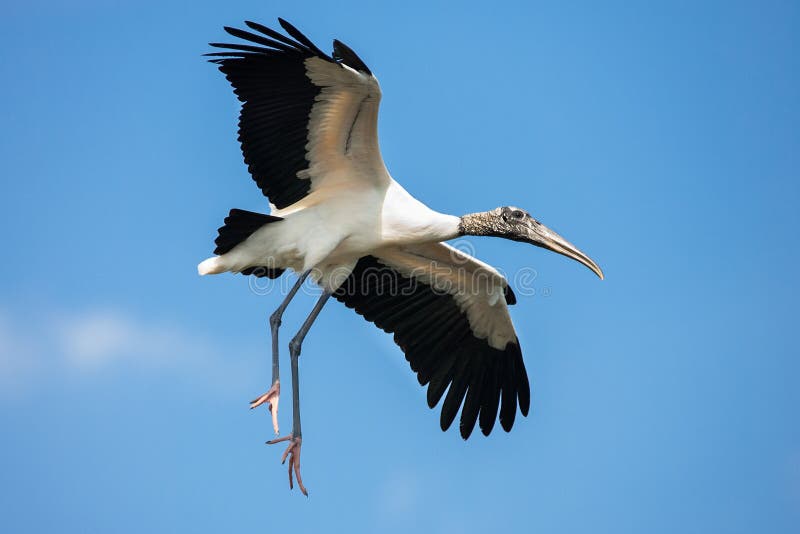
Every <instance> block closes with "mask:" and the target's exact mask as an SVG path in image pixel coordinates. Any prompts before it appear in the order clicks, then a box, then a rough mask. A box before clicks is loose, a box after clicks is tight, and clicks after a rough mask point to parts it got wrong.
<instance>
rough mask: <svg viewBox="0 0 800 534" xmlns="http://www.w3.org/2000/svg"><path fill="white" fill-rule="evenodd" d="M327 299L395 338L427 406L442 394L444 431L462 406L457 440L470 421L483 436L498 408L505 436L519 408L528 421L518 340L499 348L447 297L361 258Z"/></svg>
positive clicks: (466, 434)
mask: <svg viewBox="0 0 800 534" xmlns="http://www.w3.org/2000/svg"><path fill="white" fill-rule="evenodd" d="M334 296H335V297H336V298H337V299H338V300H339V301H341V302H343V303H344V304H345V305H346V306H347V307H348V308H353V309H354V310H355V311H356V312H357V313H359V314H360V315H362V316H363V317H364V318H365V319H367V320H368V321H371V322H373V323H375V325H376V326H378V327H379V328H381V329H382V330H384V331H386V332H389V333H393V334H394V340H395V343H397V344H398V345H399V346H400V348H401V349H402V350H403V352H405V355H406V360H408V362H409V363H410V364H411V369H412V370H414V372H416V373H417V378H418V379H419V381H420V384H422V385H425V384H428V391H427V400H428V405H429V406H430V407H431V408H433V407H435V406H436V405H437V404H438V403H439V401H440V400H441V398H442V396H443V395H444V396H445V400H444V402H443V403H442V412H441V417H440V424H441V427H442V429H443V430H445V429H447V428H448V427H449V426H450V425H451V424H452V422H453V420H454V419H455V417H456V415H457V414H458V410H459V408H462V405H463V408H462V409H461V419H460V424H459V428H460V431H461V436H462V437H463V438H464V439H467V438H468V437H469V436H470V434H471V433H472V430H473V428H474V427H475V423H476V422H477V423H478V424H479V426H480V429H481V432H483V434H484V435H489V433H490V432H491V431H492V428H493V427H494V423H495V420H496V419H497V417H498V408H499V409H500V424H501V426H502V427H503V429H504V430H506V431H509V430H511V427H512V425H513V423H514V416H515V414H516V411H517V406H518V405H519V408H520V411H521V412H522V414H523V415H527V412H528V405H529V402H530V389H529V387H530V386H529V383H528V377H527V375H526V371H525V365H524V364H523V362H522V353H521V351H520V348H519V341H517V340H515V341H514V342H511V343H508V345H506V347H505V349H504V350H498V349H495V348H493V347H491V346H490V345H489V344H488V343H487V341H486V340H485V339H478V338H477V337H475V336H474V335H473V334H472V330H471V329H470V325H469V321H468V319H467V317H466V316H465V315H464V314H463V313H462V312H461V309H460V308H459V307H458V304H457V303H456V301H455V299H454V298H453V297H452V296H451V295H449V294H446V293H441V292H436V291H434V290H433V289H432V288H431V287H430V286H429V285H427V284H424V283H422V282H420V281H418V280H417V279H415V278H409V277H406V276H403V275H402V274H400V273H399V272H397V271H395V270H394V269H392V268H391V267H389V266H387V265H384V264H383V263H381V262H380V261H379V260H378V259H377V258H375V257H373V256H365V257H363V258H361V259H360V260H359V261H358V263H357V264H356V267H355V268H354V269H353V272H352V274H351V275H350V277H349V278H348V279H347V280H346V281H345V283H344V284H342V286H341V287H340V288H339V289H338V290H337V291H336V292H335V293H334ZM507 298H508V297H507ZM445 391H447V394H446V395H445ZM518 400H519V403H518V402H517V401H518Z"/></svg>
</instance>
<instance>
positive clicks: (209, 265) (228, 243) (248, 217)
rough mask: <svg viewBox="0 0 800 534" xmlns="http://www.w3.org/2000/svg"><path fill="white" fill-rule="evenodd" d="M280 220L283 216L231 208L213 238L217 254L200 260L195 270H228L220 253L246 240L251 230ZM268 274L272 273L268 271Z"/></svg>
mask: <svg viewBox="0 0 800 534" xmlns="http://www.w3.org/2000/svg"><path fill="white" fill-rule="evenodd" d="M282 220H283V218H281V217H276V216H274V215H264V214H262V213H255V212H252V211H246V210H240V209H236V208H234V209H232V210H231V211H230V213H229V214H228V216H227V217H225V224H224V225H223V226H222V227H220V228H219V230H218V235H217V239H215V240H214V244H215V245H217V248H215V249H214V254H217V256H215V257H213V258H208V259H207V260H204V261H202V262H200V264H199V265H198V266H197V272H198V273H200V274H201V275H204V274H219V273H222V272H225V271H228V270H230V269H229V268H228V267H227V266H226V265H225V261H223V259H222V258H221V256H222V255H224V254H227V253H228V252H230V251H231V250H233V248H234V247H236V245H238V244H239V243H241V242H243V241H244V240H246V239H247V238H248V237H250V236H251V235H252V234H253V232H255V231H256V230H258V229H259V228H261V227H262V226H264V225H265V224H269V223H272V222H277V221H282ZM237 270H238V269H237ZM248 270H249V269H248ZM273 270H274V271H275V272H276V273H277V274H278V275H279V273H278V272H277V271H278V270H276V269H273ZM242 272H245V271H242ZM280 272H283V271H280ZM245 274H256V275H257V276H259V274H258V273H255V272H252V273H251V272H246V273H245ZM269 274H273V273H271V271H270V273H269ZM269 274H262V275H261V276H269ZM270 278H273V276H270Z"/></svg>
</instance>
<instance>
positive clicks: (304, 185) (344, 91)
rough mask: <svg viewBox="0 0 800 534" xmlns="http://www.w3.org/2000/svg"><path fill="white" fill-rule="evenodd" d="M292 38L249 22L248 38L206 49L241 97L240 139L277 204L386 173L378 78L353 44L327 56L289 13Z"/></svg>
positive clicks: (266, 191)
mask: <svg viewBox="0 0 800 534" xmlns="http://www.w3.org/2000/svg"><path fill="white" fill-rule="evenodd" d="M278 21H279V22H280V25H281V26H282V27H283V29H284V30H285V31H286V32H287V33H288V34H289V36H290V37H287V36H286V35H283V34H281V33H279V32H277V31H275V30H272V29H270V28H267V27H265V26H262V25H261V24H257V23H255V22H246V24H247V26H248V27H249V28H250V29H251V30H253V31H252V32H251V31H246V30H240V29H236V28H229V27H226V28H225V31H227V32H228V33H229V34H231V35H233V36H234V37H238V38H240V39H242V40H243V41H246V43H240V44H225V43H211V46H214V47H218V48H224V49H226V50H225V51H224V52H216V53H211V54H207V55H208V56H213V57H214V59H212V60H210V61H212V62H213V63H216V64H218V65H219V70H220V71H222V72H223V73H224V74H225V77H226V78H227V79H228V81H230V82H231V85H233V88H234V93H236V96H237V97H238V98H239V100H241V101H242V110H241V114H240V116H239V141H240V142H241V145H242V152H243V154H244V160H245V163H246V164H247V166H248V169H249V171H250V174H251V175H252V176H253V179H254V180H255V182H256V184H258V187H259V188H261V191H262V192H263V193H264V195H265V196H267V198H269V200H270V202H272V204H274V205H275V206H276V207H277V208H278V209H281V208H285V207H286V206H289V205H291V204H294V203H295V202H297V201H298V200H300V199H302V198H303V197H305V196H306V195H308V194H309V192H311V191H314V190H317V189H321V188H324V187H333V186H337V185H341V184H342V183H343V182H344V183H352V182H357V181H359V180H365V181H374V180H386V179H388V176H387V175H386V173H385V172H381V171H385V167H384V164H383V159H382V158H381V154H380V147H379V146H378V132H377V121H378V107H379V104H380V99H381V91H380V86H379V85H378V80H377V79H375V77H374V76H373V75H372V73H371V72H370V70H369V68H367V66H366V65H365V64H364V62H363V61H361V59H360V58H359V57H358V56H357V55H356V54H355V52H353V51H352V50H351V49H350V48H349V47H347V45H345V44H343V43H341V42H339V41H336V40H335V41H334V42H333V54H332V55H330V56H329V55H327V54H325V53H324V52H322V51H321V50H320V49H319V48H317V47H316V46H315V45H314V43H312V42H311V41H310V40H309V39H308V38H307V37H306V36H305V35H303V34H302V33H300V32H299V31H298V30H297V29H296V28H295V27H294V26H292V25H291V24H289V23H288V22H286V21H285V20H282V19H278Z"/></svg>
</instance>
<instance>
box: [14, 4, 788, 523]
mask: <svg viewBox="0 0 800 534" xmlns="http://www.w3.org/2000/svg"><path fill="white" fill-rule="evenodd" d="M631 4H632V3H631V2H606V3H604V4H603V5H602V6H600V4H598V3H596V2H570V3H565V2H520V3H518V4H510V3H505V2H491V3H481V4H476V5H467V4H464V3H459V4H457V7H456V4H453V6H445V5H436V4H430V3H428V2H420V3H415V2H392V3H387V4H386V5H385V6H384V5H382V3H381V4H379V3H376V2H364V3H360V4H359V3H351V2H345V1H337V2H310V1H309V2H300V3H298V4H296V5H298V6H299V7H289V5H288V4H286V5H280V4H278V3H269V2H263V1H261V2H255V1H248V2H236V3H235V5H230V4H225V3H224V2H191V3H190V2H186V3H185V4H176V3H174V2H149V1H141V0H140V1H136V2H122V1H120V2H100V1H80V0H78V1H73V2H43V1H37V0H33V1H31V2H15V3H9V4H7V5H5V6H4V7H3V16H2V19H0V30H1V31H2V35H3V45H2V46H0V116H1V117H2V128H0V177H1V178H2V182H1V185H0V223H2V228H3V252H2V256H1V257H2V261H0V428H2V429H3V430H2V440H0V473H2V475H0V530H2V531H3V532H65V533H66V532H132V533H133V532H136V533H139V532H177V531H184V532H279V531H284V532H285V531H286V529H287V528H289V527H291V526H294V527H296V528H297V531H299V532H326V531H327V532H332V531H335V529H345V528H346V529H347V531H350V532H373V531H376V530H377V529H379V528H380V529H382V531H385V532H408V528H421V529H424V531H425V532H494V531H498V530H497V529H501V528H502V529H503V531H505V532H547V533H551V532H553V533H555V532H613V533H615V534H619V533H641V532H650V533H674V532H689V533H691V532H697V533H707V532H730V533H749V532H771V533H789V532H798V530H799V529H800V423H798V421H800V419H799V418H798V415H797V408H798V406H800V390H798V388H797V381H798V379H799V378H800V355H799V354H798V350H797V341H796V338H795V333H796V331H797V326H798V323H797V321H798V309H797V308H798V305H797V298H798V283H797V281H796V280H797V275H796V271H797V264H798V261H799V260H800V254H799V253H798V238H797V232H798V228H800V210H798V201H800V195H799V194H798V193H800V176H799V175H798V174H799V173H798V168H800V165H799V164H800V161H799V159H798V157H799V156H798V155H799V154H800V131H798V130H799V129H800V126H799V125H800V80H799V79H798V77H799V76H800V59H799V58H800V56H798V53H797V51H798V50H800V42H798V41H800V24H799V23H800V9H798V6H797V3H794V2H788V1H787V2H777V1H774V2H772V1H768V2H736V1H720V2H688V1H687V2H673V3H671V5H670V6H665V5H656V4H655V3H652V2H641V3H639V5H638V6H635V5H631ZM277 16H283V17H285V18H287V19H289V20H291V21H293V22H294V23H295V24H296V25H297V26H298V27H300V28H301V29H302V30H303V31H304V32H305V33H307V34H308V35H309V36H310V37H312V38H313V39H314V40H315V41H316V42H317V43H318V44H320V45H322V47H323V48H325V49H328V48H329V46H330V41H331V40H332V39H333V38H339V39H342V40H343V41H344V42H346V43H348V44H349V45H350V46H352V47H353V48H354V49H355V50H357V51H358V53H359V54H360V55H361V56H362V57H363V59H364V60H365V61H366V63H367V64H368V65H369V66H370V67H371V68H372V70H373V71H374V72H375V73H376V74H377V76H378V77H379V79H380V80H381V83H382V87H383V92H384V100H383V107H382V115H381V121H380V131H381V139H382V146H383V151H384V157H385V159H386V161H387V164H388V166H389V168H390V170H391V172H392V173H393V175H394V176H395V178H397V179H398V180H400V181H401V182H402V183H403V184H405V185H406V187H407V188H408V189H409V190H410V191H412V192H413V193H414V194H415V195H417V196H418V197H419V198H421V199H422V200H424V201H425V202H427V203H429V204H430V205H431V206H432V207H434V208H436V209H439V210H440V211H445V212H451V213H456V214H460V213H465V212H470V211H477V210H481V209H490V208H493V207H495V206H498V205H506V204H515V205H519V206H521V207H523V208H525V209H527V210H529V211H531V213H533V214H534V215H535V216H536V217H537V218H539V219H540V220H542V221H543V222H544V223H545V224H548V225H549V226H551V227H553V228H554V229H556V230H557V231H559V232H560V233H562V234H563V235H564V236H566V237H567V238H568V239H570V240H571V241H573V242H574V243H576V244H577V245H578V246H580V247H581V248H583V249H584V250H585V251H587V252H588V253H590V254H591V255H592V256H593V257H594V258H595V259H596V260H597V261H598V263H600V265H601V266H602V267H603V268H604V270H605V272H606V275H607V279H606V280H605V281H604V282H600V281H598V280H597V279H596V278H595V277H594V276H593V275H591V273H590V272H589V271H587V270H586V269H584V268H582V267H580V266H579V265H577V264H575V263H573V262H568V261H567V260H565V259H564V258H561V257H557V256H556V255H554V254H550V253H546V252H545V251H542V250H541V249H537V248H534V247H530V246H525V245H523V244H519V243H513V242H507V241H500V240H490V239H484V240H475V241H474V242H473V244H474V246H475V247H476V250H477V253H478V255H479V256H480V257H481V258H482V259H484V260H486V261H489V262H491V263H493V264H494V265H496V266H498V267H499V268H501V269H503V270H504V271H505V272H506V273H509V274H510V275H512V276H513V273H515V272H517V271H518V270H520V269H522V268H524V267H532V268H534V269H536V271H537V273H538V276H537V277H536V279H535V281H534V286H535V288H536V289H537V292H536V295H534V296H526V297H521V298H520V302H519V304H518V305H517V306H516V307H514V308H513V310H512V311H513V318H514V321H515V324H516V326H517V330H518V332H519V337H520V339H521V342H522V345H523V351H524V354H525V361H526V365H527V368H528V372H529V375H530V378H531V381H532V385H533V409H532V412H531V415H530V416H529V417H528V418H527V419H522V420H519V422H518V424H517V425H516V426H515V428H514V430H513V431H512V432H511V433H510V434H505V433H503V432H500V431H497V432H495V433H494V434H493V435H492V436H491V437H490V438H484V437H482V436H480V435H477V433H476V435H475V436H473V438H471V439H470V440H469V441H468V442H466V443H465V442H463V441H462V440H461V438H460V437H459V436H458V434H457V432H455V431H450V432H448V433H442V432H441V431H440V430H439V429H438V413H437V412H436V411H431V410H429V409H428V408H427V407H426V404H425V392H424V390H423V389H422V388H420V387H419V386H418V385H417V383H416V380H415V378H414V376H413V374H412V373H411V371H410V370H409V369H408V368H407V364H406V363H405V361H404V359H403V356H402V354H401V352H400V350H399V349H397V348H396V347H395V346H394V345H393V343H392V341H391V339H390V337H389V336H388V335H386V334H384V333H382V332H381V331H379V330H378V329H376V328H374V327H373V326H371V325H369V324H368V323H366V322H365V321H363V319H361V318H360V317H358V316H356V315H355V314H354V313H353V312H351V311H350V310H347V309H346V308H344V307H343V306H341V305H339V304H338V303H331V304H330V305H329V308H327V309H326V310H325V313H324V314H323V316H322V318H321V319H320V320H319V323H318V325H317V326H316V328H315V329H314V330H312V333H311V334H310V336H309V338H308V340H307V342H306V345H305V346H304V352H303V357H302V363H301V366H302V367H301V369H302V390H303V417H304V419H303V422H304V437H305V440H304V447H303V458H302V460H303V461H302V464H303V472H304V477H305V480H306V482H307V485H308V487H309V489H310V491H311V497H310V498H309V499H306V498H304V497H302V495H300V494H299V492H297V491H294V492H290V491H289V490H288V487H287V480H286V472H285V468H284V467H283V466H280V464H279V463H278V459H279V456H280V453H281V450H280V449H277V448H270V447H267V446H266V445H264V444H263V442H264V441H265V440H266V439H269V438H270V436H271V429H270V424H269V417H268V416H267V413H266V411H263V412H250V411H248V409H247V401H249V400H250V399H251V398H252V397H254V396H256V395H257V394H259V393H261V392H262V391H263V390H264V389H265V387H266V386H267V383H268V380H269V365H268V347H269V337H268V333H267V330H266V324H267V323H266V321H267V316H268V314H269V312H271V310H272V309H273V308H274V307H275V306H276V305H277V302H278V296H277V295H276V294H275V293H274V292H272V293H269V294H266V295H264V294H259V292H258V291H253V290H252V289H251V287H250V286H249V285H248V281H247V279H245V278H244V277H241V276H234V275H224V276H218V277H212V278H209V277H206V278H200V277H198V276H197V274H196V271H195V266H196V264H197V262H198V261H200V260H202V259H204V258H205V257H207V256H208V255H209V254H210V252H211V250H212V249H213V244H212V241H213V239H214V237H215V232H216V228H217V227H218V226H219V225H220V224H221V220H222V218H223V217H224V216H225V214H226V213H227V210H228V209H229V208H231V207H239V208H245V209H252V210H261V211H264V210H266V203H265V200H264V199H263V198H262V197H261V196H260V193H259V191H258V190H257V188H256V187H255V186H254V185H253V184H252V183H251V181H250V178H249V176H248V174H247V172H246V169H245V167H244V165H243V164H242V161H241V155H240V152H239V147H238V145H237V143H236V135H235V132H236V115H237V103H236V101H235V99H234V97H233V95H232V93H231V91H230V89H229V87H228V85H227V83H226V82H225V80H224V79H223V77H222V76H221V75H220V74H219V73H218V72H217V71H216V70H215V69H214V68H213V67H212V66H211V65H208V64H206V63H205V62H204V60H203V58H201V56H200V55H201V54H202V53H204V52H206V51H208V47H207V45H206V43H207V42H209V41H219V40H221V39H223V37H224V33H223V31H222V26H223V25H235V24H240V23H241V21H242V20H244V19H253V20H258V21H265V22H268V23H270V24H272V23H273V21H274V20H275V18H276V17H277ZM311 306H312V298H311V297H310V296H305V297H303V298H301V299H298V300H297V301H296V302H295V303H294V306H293V307H292V308H291V310H290V312H289V313H288V315H287V317H286V320H285V325H286V326H285V330H284V332H285V333H284V338H283V339H284V341H286V340H288V339H289V331H290V330H291V329H293V328H296V326H297V325H298V322H299V321H300V320H301V318H302V316H303V315H304V314H305V313H307V312H308V310H309V309H310V307H311ZM284 370H285V371H288V365H286V364H285V363H284ZM285 377H288V373H287V375H285ZM285 393H286V394H287V395H286V396H285V399H286V400H285V402H284V403H282V414H281V415H282V425H283V427H284V428H285V429H288V426H289V420H290V419H289V414H290V412H289V407H290V403H289V402H288V388H286V390H285ZM341 531H344V530H341Z"/></svg>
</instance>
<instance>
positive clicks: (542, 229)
mask: <svg viewBox="0 0 800 534" xmlns="http://www.w3.org/2000/svg"><path fill="white" fill-rule="evenodd" d="M525 241H527V242H528V243H530V244H532V245H536V246H537V247H542V248H546V249H547V250H552V251H553V252H558V253H559V254H562V255H564V256H566V257H568V258H572V259H573V260H575V261H578V262H580V263H582V264H584V265H585V266H587V267H588V268H589V269H591V270H592V272H594V274H596V275H597V276H598V277H600V280H602V279H603V271H602V270H601V269H600V267H599V266H598V265H597V264H596V263H595V262H594V261H593V260H592V258H590V257H589V256H587V255H586V254H584V253H583V252H581V251H580V249H578V247H576V246H575V245H573V244H572V243H570V242H569V241H567V240H566V239H564V238H563V237H561V236H560V235H558V234H557V233H555V232H554V231H552V230H551V229H549V228H548V227H546V226H545V225H543V224H542V223H540V222H538V221H534V222H533V223H532V224H531V225H530V226H529V227H528V235H527V239H526V240H525Z"/></svg>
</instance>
